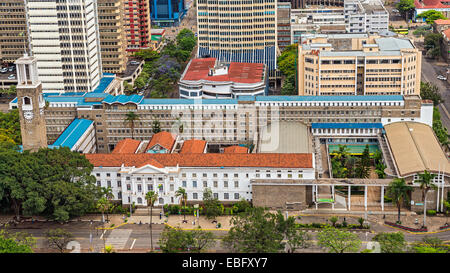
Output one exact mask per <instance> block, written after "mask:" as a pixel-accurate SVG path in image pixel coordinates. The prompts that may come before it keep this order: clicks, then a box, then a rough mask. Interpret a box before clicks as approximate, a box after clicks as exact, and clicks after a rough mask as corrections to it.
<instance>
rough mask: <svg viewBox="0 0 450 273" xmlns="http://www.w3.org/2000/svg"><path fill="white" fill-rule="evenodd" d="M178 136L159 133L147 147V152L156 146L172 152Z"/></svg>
mask: <svg viewBox="0 0 450 273" xmlns="http://www.w3.org/2000/svg"><path fill="white" fill-rule="evenodd" d="M176 138H177V136H176V135H175V134H172V133H169V132H165V131H162V132H159V133H156V134H154V135H153V136H152V139H151V140H150V142H149V143H148V145H147V148H146V151H148V150H149V149H151V148H152V147H153V146H155V145H157V144H158V145H159V146H161V147H163V148H164V149H166V150H168V151H169V152H170V151H172V148H173V145H174V144H175V140H176Z"/></svg>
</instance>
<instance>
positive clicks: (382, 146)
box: [378, 135, 397, 176]
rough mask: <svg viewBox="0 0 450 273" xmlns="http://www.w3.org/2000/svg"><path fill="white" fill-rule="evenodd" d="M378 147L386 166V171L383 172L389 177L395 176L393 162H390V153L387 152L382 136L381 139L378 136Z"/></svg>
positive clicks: (387, 148)
mask: <svg viewBox="0 0 450 273" xmlns="http://www.w3.org/2000/svg"><path fill="white" fill-rule="evenodd" d="M378 146H379V147H380V149H381V153H382V154H383V158H384V163H385V164H386V169H385V170H384V172H385V173H386V174H387V175H390V176H397V173H396V172H395V167H394V161H393V160H392V157H391V153H390V152H389V147H388V144H387V143H386V139H385V137H384V136H383V137H382V136H380V135H378Z"/></svg>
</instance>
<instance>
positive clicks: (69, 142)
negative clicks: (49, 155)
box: [51, 118, 94, 149]
mask: <svg viewBox="0 0 450 273" xmlns="http://www.w3.org/2000/svg"><path fill="white" fill-rule="evenodd" d="M92 123H94V122H93V121H92V120H87V119H77V118H76V119H74V120H73V121H72V123H70V124H69V126H67V128H66V129H65V130H64V131H63V132H62V134H61V135H60V136H59V137H58V138H57V139H56V141H55V142H54V143H53V145H51V146H52V147H69V148H70V149H72V147H73V146H74V145H75V144H76V143H77V141H78V140H79V139H80V138H81V136H82V135H83V134H84V132H86V130H87V129H88V128H89V126H91V124H92Z"/></svg>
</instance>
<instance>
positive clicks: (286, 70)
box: [277, 44, 298, 95]
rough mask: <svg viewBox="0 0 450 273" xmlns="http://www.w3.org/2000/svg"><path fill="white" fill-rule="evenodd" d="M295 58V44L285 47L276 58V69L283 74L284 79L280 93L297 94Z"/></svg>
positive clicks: (296, 50)
mask: <svg viewBox="0 0 450 273" xmlns="http://www.w3.org/2000/svg"><path fill="white" fill-rule="evenodd" d="M297 59H298V45H297V44H292V45H290V46H288V47H286V48H285V49H284V50H283V52H282V53H281V55H280V56H279V57H278V59H277V64H278V69H279V70H280V71H281V73H283V75H284V76H285V80H284V82H283V86H282V88H281V94H282V95H295V94H297V84H296V81H297V80H296V79H297Z"/></svg>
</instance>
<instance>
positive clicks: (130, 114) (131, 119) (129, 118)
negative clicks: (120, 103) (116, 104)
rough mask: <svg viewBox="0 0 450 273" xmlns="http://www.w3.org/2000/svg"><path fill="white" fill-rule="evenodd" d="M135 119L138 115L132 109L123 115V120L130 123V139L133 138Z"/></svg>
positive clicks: (137, 118)
mask: <svg viewBox="0 0 450 273" xmlns="http://www.w3.org/2000/svg"><path fill="white" fill-rule="evenodd" d="M137 120H139V116H138V115H137V114H136V113H134V112H132V111H130V112H128V113H127V114H126V116H125V122H126V123H128V124H130V129H131V138H132V139H134V122H135V121H137Z"/></svg>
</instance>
